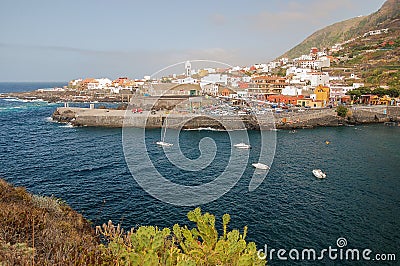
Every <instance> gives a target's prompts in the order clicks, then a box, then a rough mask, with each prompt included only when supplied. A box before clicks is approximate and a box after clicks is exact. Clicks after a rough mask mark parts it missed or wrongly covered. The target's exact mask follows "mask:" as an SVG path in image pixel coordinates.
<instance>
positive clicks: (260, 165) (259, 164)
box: [252, 163, 269, 170]
mask: <svg viewBox="0 0 400 266" xmlns="http://www.w3.org/2000/svg"><path fill="white" fill-rule="evenodd" d="M252 166H254V167H255V168H257V169H260V170H268V169H269V166H268V165H266V164H263V163H253V164H252Z"/></svg>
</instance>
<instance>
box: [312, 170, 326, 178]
mask: <svg viewBox="0 0 400 266" xmlns="http://www.w3.org/2000/svg"><path fill="white" fill-rule="evenodd" d="M312 173H313V175H314V176H315V177H316V178H318V179H324V178H326V173H324V172H322V170H321V169H314V170H312Z"/></svg>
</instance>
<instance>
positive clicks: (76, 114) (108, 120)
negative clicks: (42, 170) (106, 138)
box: [52, 106, 400, 130]
mask: <svg viewBox="0 0 400 266" xmlns="http://www.w3.org/2000/svg"><path fill="white" fill-rule="evenodd" d="M346 109H347V113H346V114H345V115H344V116H339V115H338V113H337V110H336V109H334V108H325V109H315V110H314V109H309V110H307V111H304V112H281V113H271V114H268V115H257V116H253V115H240V116H239V115H235V116H233V115H231V116H210V115H202V114H190V113H189V114H179V113H177V114H167V113H165V112H156V113H149V112H147V111H145V112H143V113H140V114H139V113H135V114H132V113H130V112H129V111H128V112H127V111H125V110H111V109H89V108H77V107H59V108H57V109H56V110H55V111H54V113H53V115H52V118H53V120H54V121H57V122H61V123H70V124H71V125H73V126H90V127H117V128H118V127H123V126H127V127H138V128H161V127H162V126H163V123H164V121H165V119H168V124H167V127H169V128H176V129H180V128H182V129H195V128H216V129H226V130H235V129H242V125H244V126H245V127H246V128H247V129H250V130H251V129H255V130H259V129H265V130H271V129H274V128H277V129H297V128H313V127H319V126H340V125H346V124H368V123H385V122H393V123H397V122H399V121H400V107H399V106H354V107H350V108H346ZM227 127H228V128H227Z"/></svg>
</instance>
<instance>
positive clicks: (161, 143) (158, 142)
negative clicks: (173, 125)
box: [156, 141, 174, 147]
mask: <svg viewBox="0 0 400 266" xmlns="http://www.w3.org/2000/svg"><path fill="white" fill-rule="evenodd" d="M156 144H157V145H158V146H163V147H171V146H173V145H174V144H172V143H168V142H164V141H157V142H156Z"/></svg>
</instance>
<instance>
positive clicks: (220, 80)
mask: <svg viewBox="0 0 400 266" xmlns="http://www.w3.org/2000/svg"><path fill="white" fill-rule="evenodd" d="M387 36H390V29H387V28H385V29H381V30H374V31H369V32H367V33H364V34H363V35H361V36H359V37H357V38H353V39H351V40H347V41H345V42H343V43H337V44H335V45H334V46H332V47H329V48H321V49H319V48H317V47H311V48H310V51H309V53H308V54H303V55H301V56H300V57H297V58H294V59H289V58H287V57H281V58H279V59H277V60H274V61H272V62H269V63H263V64H254V65H251V66H245V67H241V66H228V65H226V64H223V66H222V67H221V66H218V67H196V65H197V63H198V62H197V61H196V60H193V61H186V62H181V63H180V64H175V65H174V66H177V65H178V66H179V67H180V68H178V70H177V69H176V68H175V69H174V71H175V72H176V71H177V72H179V73H167V74H163V75H160V76H159V77H158V76H156V75H148V76H144V77H143V78H139V79H138V78H129V77H118V78H116V79H113V80H112V79H109V78H78V79H74V80H71V81H69V82H68V85H66V86H64V87H62V88H43V89H38V90H36V91H31V92H23V93H10V94H3V95H0V97H3V98H5V97H16V98H20V99H25V100H44V101H48V102H58V103H64V107H63V108H61V107H60V108H57V110H56V111H55V112H54V114H53V119H55V120H56V121H59V122H65V123H71V124H72V125H74V126H108V127H121V126H123V124H124V123H123V121H124V118H123V117H124V113H121V112H119V111H125V110H127V109H129V111H132V113H135V114H137V115H139V116H140V114H142V113H143V115H146V117H147V116H148V115H150V116H152V117H153V118H152V119H153V121H152V122H149V121H150V120H147V122H146V121H142V120H141V119H139V118H138V119H137V121H140V122H138V123H134V124H133V125H132V126H137V127H142V126H146V127H162V126H163V121H164V119H165V117H166V116H167V115H169V114H176V115H178V116H180V117H179V119H178V120H177V122H176V123H175V125H170V127H180V126H182V125H183V124H182V123H183V122H182V121H184V120H185V119H186V120H187V118H188V117H189V116H193V115H195V116H203V118H199V117H197V118H196V119H197V120H196V119H195V120H193V121H197V122H194V123H191V124H190V123H189V124H188V125H186V127H189V128H195V127H203V126H204V127H214V128H221V125H220V124H218V123H217V124H215V123H214V122H213V121H211V120H210V119H204V117H206V116H212V117H225V118H224V119H225V120H226V121H225V122H227V123H228V124H229V123H231V124H232V123H233V124H235V123H236V122H238V121H237V120H238V119H239V120H240V121H245V123H247V124H246V127H247V128H249V129H259V128H260V126H261V127H262V124H263V122H261V123H260V121H256V122H255V121H253V120H254V119H252V118H251V116H253V117H254V116H259V117H260V116H263V115H266V114H267V113H272V114H273V115H274V116H275V117H274V119H275V121H276V123H275V126H276V127H278V128H288V129H291V128H292V129H293V128H305V127H314V126H336V125H342V124H346V123H352V124H357V123H374V122H385V123H394V124H397V122H398V121H399V120H400V119H399V117H400V114H399V110H398V109H399V107H400V98H399V96H400V88H399V87H398V82H396V79H397V78H398V77H397V76H396V75H398V73H399V72H398V70H390V69H389V70H387V71H386V72H384V73H383V74H384V75H387V76H394V78H393V77H392V80H389V81H388V82H384V81H381V80H380V81H379V84H378V85H377V84H376V83H373V82H372V81H371V77H370V76H365V75H364V74H362V72H360V71H359V70H360V64H358V66H357V65H356V64H353V66H350V67H349V64H346V62H350V63H351V62H354V58H357V57H362V56H368V55H369V54H371V53H379V52H380V51H388V50H389V51H390V50H391V49H394V48H395V47H397V46H398V45H399V43H398V42H397V43H395V42H393V41H385V42H384V43H381V42H382V38H386V37H387ZM360 43H363V44H364V46H363V47H364V50H361V51H360V52H359V53H358V54H354V53H353V54H351V55H349V53H348V52H346V47H349V46H351V45H353V46H354V45H360ZM365 43H369V46H368V45H365ZM371 47H374V49H369V48H371ZM367 48H368V49H367ZM392 60H397V59H396V58H395V57H394V58H392ZM203 61H204V60H203ZM386 61H387V62H389V61H390V59H388V60H386ZM369 62H372V61H369ZM202 63H204V62H202ZM208 63H210V64H211V63H215V62H214V61H209V62H208ZM220 64H221V63H220ZM362 68H365V66H362V67H361V69H362ZM374 71H375V72H376V70H374ZM393 80H394V82H393ZM70 103H90V106H88V107H89V108H70ZM105 103H114V104H116V105H114V107H110V106H108V107H106V106H105V105H104V104H105ZM386 107H388V108H386ZM389 107H393V108H390V109H389ZM338 108H344V112H340V111H338V110H339V109H338ZM113 109H117V110H113ZM104 110H105V113H104V112H103V111H104ZM99 112H100V113H99ZM244 116H249V117H250V118H249V117H247V118H244ZM338 117H340V119H338ZM190 119H193V118H190ZM199 121H200V122H199ZM146 123H147V124H146ZM267 124H268V123H267ZM234 128H235V127H233V128H232V129H234Z"/></svg>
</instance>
